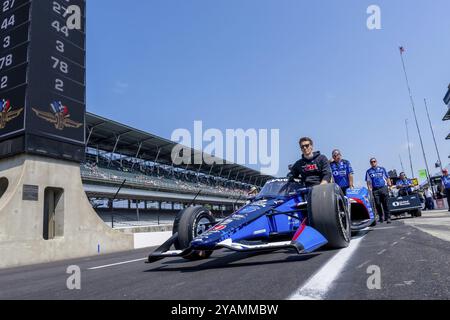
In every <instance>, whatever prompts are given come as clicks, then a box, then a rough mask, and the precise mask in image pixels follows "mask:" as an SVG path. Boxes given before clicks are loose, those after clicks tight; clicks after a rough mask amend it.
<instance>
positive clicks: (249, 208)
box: [233, 205, 260, 219]
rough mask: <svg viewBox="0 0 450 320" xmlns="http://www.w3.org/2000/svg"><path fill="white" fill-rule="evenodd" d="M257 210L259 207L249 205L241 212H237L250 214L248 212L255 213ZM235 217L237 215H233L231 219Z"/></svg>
mask: <svg viewBox="0 0 450 320" xmlns="http://www.w3.org/2000/svg"><path fill="white" fill-rule="evenodd" d="M259 209H260V207H258V206H256V205H251V206H248V207H245V208H242V210H241V211H239V213H250V212H254V211H257V210H259ZM235 216H238V215H234V216H233V217H235ZM240 217H242V219H243V218H245V216H240Z"/></svg>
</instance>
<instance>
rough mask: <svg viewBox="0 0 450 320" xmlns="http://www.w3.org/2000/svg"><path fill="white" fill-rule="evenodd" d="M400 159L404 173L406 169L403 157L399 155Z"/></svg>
mask: <svg viewBox="0 0 450 320" xmlns="http://www.w3.org/2000/svg"><path fill="white" fill-rule="evenodd" d="M398 157H399V158H400V165H401V166H402V172H405V167H404V166H403V160H402V156H401V155H400V154H399V155H398Z"/></svg>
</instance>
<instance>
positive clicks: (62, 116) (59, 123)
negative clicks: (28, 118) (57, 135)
mask: <svg viewBox="0 0 450 320" xmlns="http://www.w3.org/2000/svg"><path fill="white" fill-rule="evenodd" d="M50 107H51V110H52V112H44V111H40V110H37V109H35V108H32V109H33V111H34V112H35V113H36V115H37V116H38V117H39V118H41V119H43V120H45V121H47V122H50V123H52V124H53V125H55V128H56V129H57V130H61V131H62V130H64V129H65V128H75V129H78V128H80V127H81V126H82V125H83V124H82V123H79V122H75V121H73V120H71V119H70V114H69V108H68V107H67V106H64V105H63V104H62V102H61V101H55V102H52V103H51V104H50Z"/></svg>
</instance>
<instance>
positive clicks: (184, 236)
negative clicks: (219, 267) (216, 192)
mask: <svg viewBox="0 0 450 320" xmlns="http://www.w3.org/2000/svg"><path fill="white" fill-rule="evenodd" d="M214 223H215V219H214V217H213V216H212V214H211V212H210V211H209V210H208V209H207V208H205V207H201V206H196V207H188V208H186V209H184V210H181V211H180V212H179V213H178V215H177V217H176V218H175V222H174V224H173V234H175V233H177V232H178V238H177V240H176V241H175V249H177V250H184V249H186V248H188V247H189V245H190V244H191V241H192V240H193V239H194V238H196V237H197V236H199V235H201V234H202V233H203V232H205V231H207V230H208V229H209V227H210V226H211V225H213V224H214ZM211 254H212V251H199V250H195V251H192V252H191V253H190V254H189V255H187V256H184V257H183V258H185V259H188V260H199V259H206V258H208V257H209V256H211Z"/></svg>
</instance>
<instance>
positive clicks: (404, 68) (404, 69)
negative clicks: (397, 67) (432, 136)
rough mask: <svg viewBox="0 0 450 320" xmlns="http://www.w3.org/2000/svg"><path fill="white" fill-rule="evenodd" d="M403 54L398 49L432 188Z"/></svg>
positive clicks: (429, 179)
mask: <svg viewBox="0 0 450 320" xmlns="http://www.w3.org/2000/svg"><path fill="white" fill-rule="evenodd" d="M404 52H405V49H404V48H403V47H400V57H401V59H402V65H403V71H404V73H405V80H406V85H407V87H408V92H409V98H410V100H411V107H412V110H413V113H414V119H415V120H416V127H417V132H418V133H419V139H420V146H421V147H422V154H423V159H424V161H425V166H426V170H427V178H428V183H429V184H430V187H432V185H431V177H430V169H429V167H428V161H427V156H426V154H425V148H424V146H423V140H422V133H421V132H420V127H419V121H418V120H417V114H416V105H415V103H414V99H413V95H412V92H411V86H410V85H409V79H408V73H407V72H406V66H405V60H404V59H403V53H404ZM431 189H433V188H431Z"/></svg>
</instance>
